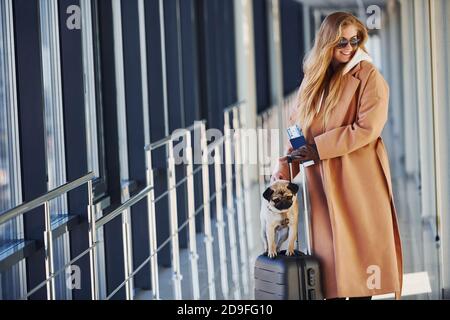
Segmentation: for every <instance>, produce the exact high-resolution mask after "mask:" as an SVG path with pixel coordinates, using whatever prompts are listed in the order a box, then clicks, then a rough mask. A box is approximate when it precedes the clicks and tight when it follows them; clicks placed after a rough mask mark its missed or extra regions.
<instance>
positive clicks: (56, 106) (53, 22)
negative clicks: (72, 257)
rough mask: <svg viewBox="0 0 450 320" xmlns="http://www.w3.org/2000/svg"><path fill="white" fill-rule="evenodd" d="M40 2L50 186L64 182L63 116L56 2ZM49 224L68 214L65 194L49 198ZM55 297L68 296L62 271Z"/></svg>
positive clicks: (60, 253) (59, 260)
mask: <svg viewBox="0 0 450 320" xmlns="http://www.w3.org/2000/svg"><path fill="white" fill-rule="evenodd" d="M39 5H40V10H39V12H40V24H41V30H40V31H41V57H42V79H43V93H44V95H43V97H44V116H45V118H44V119H45V121H44V122H45V143H46V158H47V176H48V181H47V189H48V190H53V189H55V188H57V187H58V186H61V185H63V184H65V183H66V182H67V179H66V165H65V163H66V160H65V145H64V116H63V97H62V81H61V54H60V41H59V40H60V38H59V20H58V3H57V1H53V0H42V1H40V2H39ZM50 213H51V218H52V224H53V226H55V225H57V224H59V223H62V222H64V221H65V218H67V216H68V206H67V194H64V195H62V196H60V197H58V198H56V199H54V200H53V201H51V202H50ZM53 250H54V253H55V260H54V268H55V270H59V269H60V268H61V267H62V266H64V264H65V263H67V262H68V261H69V236H68V234H67V233H65V234H64V235H63V236H61V237H59V238H57V239H55V240H54V241H53ZM55 286H56V298H57V299H67V298H70V290H68V289H67V287H66V282H65V277H64V273H61V274H60V275H58V276H57V277H56V279H55Z"/></svg>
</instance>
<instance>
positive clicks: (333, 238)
mask: <svg viewBox="0 0 450 320" xmlns="http://www.w3.org/2000/svg"><path fill="white" fill-rule="evenodd" d="M367 38H368V34H367V30H366V28H365V27H364V25H363V24H362V23H361V22H360V21H359V20H358V19H357V18H356V17H354V16H352V15H351V14H349V13H345V12H336V13H333V14H330V15H329V16H327V17H326V18H325V20H324V21H323V23H322V25H321V27H320V29H319V31H318V34H317V36H316V39H315V43H314V47H313V48H312V50H311V52H310V53H309V54H308V56H307V57H306V60H305V62H304V74H305V76H304V79H303V82H302V84H301V86H300V89H299V93H298V98H297V105H295V106H293V110H291V112H290V118H289V123H290V125H294V124H298V125H300V127H302V130H303V132H304V135H305V138H306V140H307V143H308V144H307V145H306V146H304V147H302V148H300V149H298V150H292V148H290V147H288V146H289V144H287V146H286V150H287V153H290V154H291V155H294V156H296V157H297V158H298V159H299V160H300V161H301V162H303V161H309V160H314V161H315V165H312V166H310V167H307V168H306V170H305V172H306V177H307V181H308V182H307V183H308V188H309V194H310V203H311V212H312V217H311V227H312V238H313V239H312V240H313V249H314V254H315V255H317V256H318V257H319V259H320V260H321V271H322V284H323V290H324V295H325V297H326V298H327V299H332V298H340V299H342V298H345V297H350V298H355V299H357V298H359V299H361V298H367V299H370V298H371V296H373V295H380V294H386V293H393V292H394V293H395V297H396V299H399V298H400V294H401V288H402V272H403V266H402V264H403V263H402V251H401V244H400V235H399V230H398V224H397V218H396V209H395V206H394V200H393V194H392V185H391V175H390V169H389V160H388V156H387V152H386V148H385V146H384V144H383V140H382V138H381V132H382V130H383V127H384V125H385V123H386V121H387V116H388V100H389V87H388V85H387V83H386V81H385V80H384V78H383V77H382V75H381V74H380V73H379V71H378V70H377V69H376V68H375V66H374V65H373V64H372V63H371V59H370V56H369V55H368V54H367V52H366V49H365V47H364V44H365V42H366V41H367ZM285 160H286V158H285V157H284V158H280V161H279V164H278V166H277V168H276V169H275V171H274V173H273V175H272V180H276V179H286V178H287V177H288V166H287V163H286V161H285ZM294 170H295V166H294ZM295 171H297V172H298V167H297V170H295ZM297 172H294V175H295V174H296V173H297Z"/></svg>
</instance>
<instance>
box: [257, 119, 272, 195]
mask: <svg viewBox="0 0 450 320" xmlns="http://www.w3.org/2000/svg"><path fill="white" fill-rule="evenodd" d="M262 122H263V120H262V117H261V116H258V118H257V119H256V130H257V134H258V174H259V179H258V181H259V192H260V194H263V192H264V190H265V187H266V178H265V177H266V170H267V166H266V163H265V162H266V158H265V144H264V134H265V130H264V128H263V125H262ZM269 167H270V165H269Z"/></svg>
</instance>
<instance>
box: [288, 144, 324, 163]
mask: <svg viewBox="0 0 450 320" xmlns="http://www.w3.org/2000/svg"><path fill="white" fill-rule="evenodd" d="M290 155H291V156H292V157H294V158H295V159H299V160H300V161H301V162H306V161H310V160H313V161H314V162H315V163H318V162H319V161H320V157H319V152H318V151H317V147H316V145H315V144H306V145H304V146H303V147H301V148H299V149H296V150H292V152H291V153H290Z"/></svg>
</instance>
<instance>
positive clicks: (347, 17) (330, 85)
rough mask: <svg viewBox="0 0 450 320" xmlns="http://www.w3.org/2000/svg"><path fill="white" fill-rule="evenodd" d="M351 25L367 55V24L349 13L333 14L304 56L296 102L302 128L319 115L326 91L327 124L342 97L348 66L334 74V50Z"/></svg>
mask: <svg viewBox="0 0 450 320" xmlns="http://www.w3.org/2000/svg"><path fill="white" fill-rule="evenodd" d="M350 25H353V26H354V27H355V28H356V29H357V30H358V39H360V43H359V48H361V49H362V50H364V51H366V52H367V50H366V48H365V46H364V44H365V43H366V41H367V38H368V33H367V29H366V27H365V26H364V24H363V23H361V21H360V20H358V18H356V17H355V16H353V15H352V14H350V13H347V12H334V13H332V14H330V15H328V16H327V17H326V18H325V20H324V21H323V22H322V25H321V26H320V29H319V31H318V32H317V34H316V38H315V40H314V46H313V48H312V49H311V51H310V52H309V53H308V54H307V55H306V57H305V60H304V62H303V73H304V78H303V81H302V85H301V88H300V97H299V101H298V102H297V103H298V105H297V107H298V108H299V121H300V124H301V126H302V128H306V127H308V126H309V125H310V124H311V122H312V120H313V118H314V117H315V115H316V112H317V110H316V109H317V108H316V107H317V104H318V103H319V101H320V98H321V96H322V93H323V92H324V91H325V90H326V92H325V96H324V100H323V101H322V107H321V108H320V110H321V111H320V112H321V113H324V117H325V122H327V121H328V119H329V117H330V115H331V112H332V111H333V109H334V107H335V106H336V104H337V102H338V101H339V100H340V98H341V94H342V90H343V81H342V79H343V70H344V66H345V64H343V65H340V66H339V68H338V69H337V70H335V72H334V73H332V71H331V62H332V59H333V54H334V49H335V47H336V45H337V44H338V42H339V39H340V38H341V36H342V30H343V29H344V28H345V27H347V26H350Z"/></svg>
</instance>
